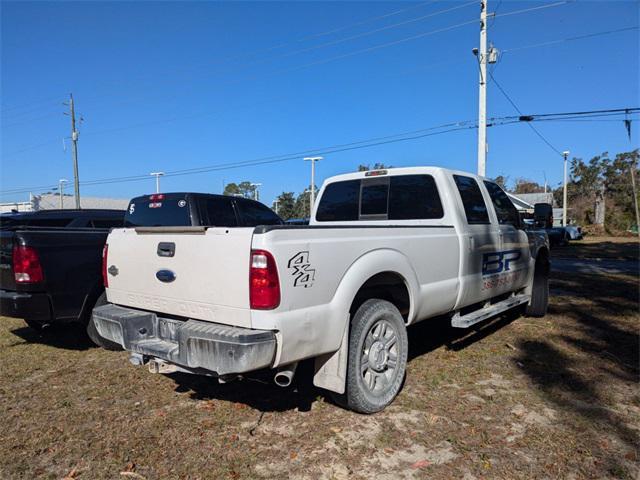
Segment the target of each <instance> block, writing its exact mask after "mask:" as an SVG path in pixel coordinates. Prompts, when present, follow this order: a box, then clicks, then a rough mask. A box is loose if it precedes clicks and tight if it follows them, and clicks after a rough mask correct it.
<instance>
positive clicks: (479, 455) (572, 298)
mask: <svg viewBox="0 0 640 480" xmlns="http://www.w3.org/2000/svg"><path fill="white" fill-rule="evenodd" d="M554 255H558V256H562V257H563V258H566V257H567V256H578V257H581V258H593V259H597V258H600V257H606V258H624V259H629V258H632V259H636V260H637V259H638V243H637V241H635V240H633V239H622V240H615V239H588V240H585V241H583V242H574V243H573V244H572V245H571V246H570V247H568V248H565V249H562V248H559V249H558V250H557V251H556V252H554ZM639 319H640V315H639V312H638V279H637V278H635V277H633V276H631V275H607V274H600V275H584V274H568V273H554V274H553V280H552V298H551V305H550V311H549V314H548V315H547V317H545V318H543V319H531V318H524V317H519V316H518V315H515V314H511V315H508V316H506V317H502V318H499V319H496V320H495V321H493V322H491V323H489V324H483V325H481V326H480V327H479V328H477V329H476V330H473V331H460V330H455V329H452V328H450V327H448V326H447V321H446V319H443V320H440V319H438V320H434V321H429V322H424V323H422V324H420V325H418V326H416V327H412V328H411V329H410V333H409V338H410V344H411V352H410V362H409V366H408V375H407V380H406V383H405V385H404V388H403V390H402V392H401V393H400V395H399V397H398V398H397V400H396V402H395V403H394V404H393V405H392V406H391V407H390V408H388V409H387V410H386V411H384V412H382V413H380V414H376V415H372V416H364V415H358V414H355V413H352V412H348V411H345V410H342V409H341V408H339V407H337V406H335V405H334V404H333V403H331V401H330V400H329V399H328V397H325V396H324V395H323V393H322V392H321V391H319V390H315V389H313V388H309V387H308V386H306V387H305V386H303V387H300V388H299V389H293V388H292V389H289V390H283V389H280V388H278V387H275V386H273V385H272V384H270V383H268V382H267V381H266V380H267V378H266V377H265V378H261V377H257V378H255V379H251V380H248V379H245V380H243V381H241V382H235V383H229V384H218V383H217V382H216V381H215V380H211V379H208V378H204V377H195V376H189V375H173V376H162V375H152V374H150V373H148V372H147V371H146V369H144V368H143V367H134V366H132V365H130V364H129V362H128V360H127V354H126V353H124V352H108V351H105V350H101V349H99V348H93V347H91V345H90V344H89V343H88V342H87V341H86V340H85V339H83V337H82V335H81V334H80V332H78V331H72V330H69V329H66V330H60V329H58V330H54V331H50V332H48V333H46V334H44V335H39V334H37V333H35V332H33V331H32V330H30V329H29V328H27V327H26V326H25V324H24V323H23V322H22V321H21V320H17V319H9V318H0V371H1V374H0V421H1V422H2V425H1V426H0V478H2V479H14V478H29V479H31V478H52V479H61V478H66V479H71V478H74V479H75V478H78V479H102V478H105V479H167V478H194V479H196V478H216V479H218V478H220V479H224V478H229V479H244V478H299V479H303V478H305V479H307V478H308V479H344V478H350V479H351V478H353V479H361V478H377V479H426V478H429V479H450V478H462V479H467V480H470V479H474V478H476V479H480V478H504V479H518V478H522V479H532V478H549V479H557V478H563V479H582V478H629V479H632V478H640V466H639V465H640V464H639V458H638V456H639V453H640V451H639V448H638V447H639V446H640V441H639V433H640V389H639V388H638V374H639V369H638V366H639V357H638V326H639V325H640V323H639Z"/></svg>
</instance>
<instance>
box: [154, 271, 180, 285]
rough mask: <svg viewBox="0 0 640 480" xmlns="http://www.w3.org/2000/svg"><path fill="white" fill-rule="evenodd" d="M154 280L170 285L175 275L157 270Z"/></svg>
mask: <svg viewBox="0 0 640 480" xmlns="http://www.w3.org/2000/svg"><path fill="white" fill-rule="evenodd" d="M156 278H157V279H158V280H160V281H161V282H164V283H171V282H173V281H174V280H175V279H176V274H175V273H173V272H172V271H171V270H158V271H157V272H156Z"/></svg>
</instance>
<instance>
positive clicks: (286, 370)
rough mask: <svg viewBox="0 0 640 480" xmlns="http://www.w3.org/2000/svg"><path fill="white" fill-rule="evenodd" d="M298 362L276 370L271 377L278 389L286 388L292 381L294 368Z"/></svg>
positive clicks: (294, 372)
mask: <svg viewBox="0 0 640 480" xmlns="http://www.w3.org/2000/svg"><path fill="white" fill-rule="evenodd" d="M297 366H298V362H294V363H290V364H289V365H285V366H284V367H280V368H278V371H277V372H276V374H275V375H274V376H273V381H274V382H275V384H276V385H278V386H279V387H288V386H289V385H291V382H292V381H293V376H294V375H295V374H296V368H297Z"/></svg>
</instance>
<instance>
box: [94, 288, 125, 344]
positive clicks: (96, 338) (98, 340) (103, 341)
mask: <svg viewBox="0 0 640 480" xmlns="http://www.w3.org/2000/svg"><path fill="white" fill-rule="evenodd" d="M106 304H107V294H106V293H104V292H102V295H100V296H99V297H98V300H96V303H95V305H94V308H95V307H100V306H102V305H106ZM87 335H88V336H89V338H90V339H91V341H92V342H93V343H95V344H96V345H98V346H99V347H102V348H104V349H106V350H113V351H118V350H122V346H121V345H119V344H117V343H115V342H112V341H111V340H107V339H106V338H104V337H101V336H100V334H99V333H98V329H97V328H96V325H95V323H93V316H91V314H89V323H88V324H87Z"/></svg>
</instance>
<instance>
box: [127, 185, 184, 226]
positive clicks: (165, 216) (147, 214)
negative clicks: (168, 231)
mask: <svg viewBox="0 0 640 480" xmlns="http://www.w3.org/2000/svg"><path fill="white" fill-rule="evenodd" d="M190 225H191V212H190V206H189V201H188V200H187V198H186V195H185V194H184V193H168V194H155V195H144V196H142V197H137V198H134V199H133V200H131V201H130V202H129V205H128V206H127V212H126V213H125V216H124V226H125V227H185V226H190Z"/></svg>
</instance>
